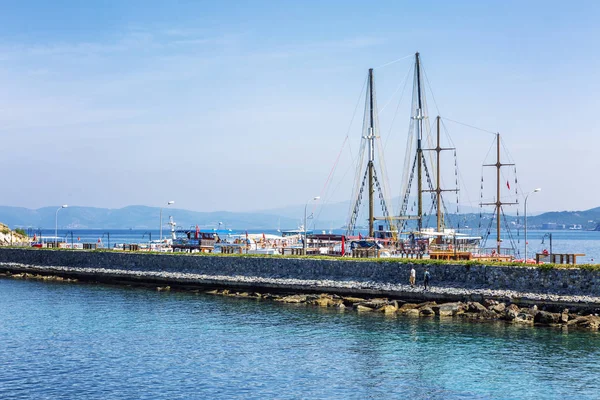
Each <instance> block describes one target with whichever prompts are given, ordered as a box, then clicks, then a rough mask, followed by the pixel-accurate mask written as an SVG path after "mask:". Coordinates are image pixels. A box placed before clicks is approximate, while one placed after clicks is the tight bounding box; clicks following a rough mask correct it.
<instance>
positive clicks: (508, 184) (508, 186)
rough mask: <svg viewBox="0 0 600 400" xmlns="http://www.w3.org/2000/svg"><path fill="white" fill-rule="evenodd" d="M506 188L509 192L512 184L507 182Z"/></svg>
mask: <svg viewBox="0 0 600 400" xmlns="http://www.w3.org/2000/svg"><path fill="white" fill-rule="evenodd" d="M506 187H507V188H508V190H510V183H509V182H508V181H506Z"/></svg>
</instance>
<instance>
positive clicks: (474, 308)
mask: <svg viewBox="0 0 600 400" xmlns="http://www.w3.org/2000/svg"><path fill="white" fill-rule="evenodd" d="M487 310H488V309H487V308H485V307H484V306H483V305H482V304H481V303H478V302H476V301H470V302H468V303H467V311H468V312H478V313H482V312H484V311H487Z"/></svg>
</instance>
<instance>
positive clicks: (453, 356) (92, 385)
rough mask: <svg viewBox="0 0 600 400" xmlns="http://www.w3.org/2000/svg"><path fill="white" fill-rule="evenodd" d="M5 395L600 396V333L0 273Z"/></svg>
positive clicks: (0, 384)
mask: <svg viewBox="0 0 600 400" xmlns="http://www.w3.org/2000/svg"><path fill="white" fill-rule="evenodd" d="M0 364H1V367H0V398H1V399H57V398H62V399H78V398H84V399H108V398H110V399H133V398H141V399H176V398H181V399H192V398H194V399H208V398H216V399H246V398H250V399H252V398H256V399H299V398H311V399H312V398H314V399H317V398H318V399H323V398H336V399H346V398H347V399H367V398H376V399H390V398H412V399H459V398H468V399H565V398H572V399H598V398H599V396H600V395H599V393H600V334H598V333H591V332H576V331H570V332H567V331H562V330H560V329H558V328H556V329H550V328H529V327H519V326H510V325H505V324H502V323H498V324H496V323H460V322H453V321H452V320H439V319H409V318H404V317H385V316H383V315H365V314H357V313H354V312H339V311H334V310H327V309H325V310H324V309H319V308H314V307H307V306H294V305H285V304H279V303H272V302H259V301H257V300H249V299H233V298H223V297H212V296H209V295H195V294H192V293H176V292H173V293H165V292H156V291H153V290H149V289H136V288H127V287H109V286H102V285H89V284H66V283H64V284H61V283H44V282H37V281H19V280H10V279H0Z"/></svg>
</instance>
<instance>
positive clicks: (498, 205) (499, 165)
mask: <svg viewBox="0 0 600 400" xmlns="http://www.w3.org/2000/svg"><path fill="white" fill-rule="evenodd" d="M510 165H515V164H504V163H502V162H500V134H499V133H496V163H495V164H484V165H483V166H484V167H496V201H495V202H493V203H482V204H481V205H484V206H491V205H493V206H495V208H496V209H495V210H494V211H495V212H496V251H497V253H498V254H500V243H501V239H500V227H501V224H500V214H501V212H502V206H503V205H514V204H518V203H504V202H502V200H501V199H500V169H501V168H502V167H508V166H510Z"/></svg>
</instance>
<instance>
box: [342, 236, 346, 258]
mask: <svg viewBox="0 0 600 400" xmlns="http://www.w3.org/2000/svg"><path fill="white" fill-rule="evenodd" d="M345 244H346V240H345V236H343V235H342V255H344V254H346V246H345Z"/></svg>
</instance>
